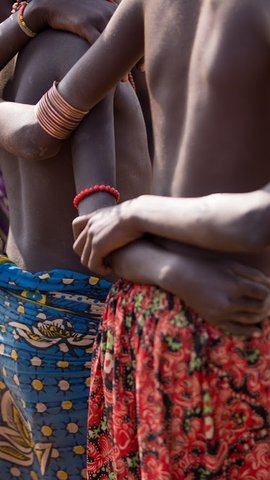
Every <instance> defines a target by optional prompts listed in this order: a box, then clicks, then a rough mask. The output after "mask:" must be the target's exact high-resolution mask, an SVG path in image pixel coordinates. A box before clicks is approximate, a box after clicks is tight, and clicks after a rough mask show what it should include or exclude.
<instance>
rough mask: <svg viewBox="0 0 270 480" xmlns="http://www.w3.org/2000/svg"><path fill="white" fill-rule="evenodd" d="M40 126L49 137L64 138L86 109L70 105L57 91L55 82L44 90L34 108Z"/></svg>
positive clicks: (85, 113)
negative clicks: (48, 88)
mask: <svg viewBox="0 0 270 480" xmlns="http://www.w3.org/2000/svg"><path fill="white" fill-rule="evenodd" d="M35 113H36V117H37V120H38V123H39V124H40V126H41V127H42V128H43V130H45V132H47V133H48V134H49V135H50V136H51V137H54V138H57V139H58V140H65V139H66V138H68V137H69V135H70V134H71V133H72V132H73V130H75V129H76V128H77V126H78V125H79V124H80V122H81V121H82V119H83V118H84V117H85V115H87V113H88V110H87V111H83V110H79V109H78V108H75V107H73V106H72V105H70V104H69V103H68V102H67V101H66V100H65V99H64V98H63V97H62V96H61V95H60V93H59V92H58V89H57V83H56V82H54V83H53V86H52V87H51V88H50V90H48V92H46V93H45V94H44V95H43V96H42V97H41V99H40V100H39V102H38V103H37V105H36V108H35Z"/></svg>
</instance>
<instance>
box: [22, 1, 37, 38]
mask: <svg viewBox="0 0 270 480" xmlns="http://www.w3.org/2000/svg"><path fill="white" fill-rule="evenodd" d="M27 5H28V3H27V2H24V3H22V4H21V8H20V10H19V15H18V25H19V27H20V28H21V30H22V31H23V32H24V33H25V34H26V35H27V36H28V37H30V38H34V37H35V36H36V35H37V34H36V33H35V32H32V30H30V28H29V27H28V26H27V25H26V23H25V20H24V16H23V14H24V10H25V9H26V7H27Z"/></svg>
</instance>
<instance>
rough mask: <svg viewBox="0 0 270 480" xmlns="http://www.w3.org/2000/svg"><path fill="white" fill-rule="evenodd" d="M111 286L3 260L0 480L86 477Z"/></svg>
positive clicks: (0, 277)
mask: <svg viewBox="0 0 270 480" xmlns="http://www.w3.org/2000/svg"><path fill="white" fill-rule="evenodd" d="M109 288H110V283H108V282H106V281H105V280H100V279H98V278H96V277H88V276H86V275H83V274H80V273H76V272H72V271H69V270H53V271H49V272H41V273H36V274H31V273H29V272H26V271H24V270H22V269H20V268H19V267H17V266H16V265H15V264H14V263H12V262H10V261H9V260H8V259H7V258H6V257H1V258H0V478H1V480H14V479H20V480H79V479H83V478H86V433H87V404H88V397H89V376H90V367H91V355H92V349H93V342H94V339H95V336H96V333H97V330H98V326H99V323H100V319H101V316H102V313H103V310H104V302H105V299H106V296H107V294H108V291H109Z"/></svg>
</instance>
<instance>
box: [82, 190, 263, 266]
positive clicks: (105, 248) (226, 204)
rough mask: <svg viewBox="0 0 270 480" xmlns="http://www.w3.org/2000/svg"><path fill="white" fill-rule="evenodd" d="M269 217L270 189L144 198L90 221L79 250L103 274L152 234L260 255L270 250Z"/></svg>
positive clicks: (97, 215) (106, 212) (149, 196)
mask: <svg viewBox="0 0 270 480" xmlns="http://www.w3.org/2000/svg"><path fill="white" fill-rule="evenodd" d="M269 216H270V186H269V185H267V186H266V187H265V188H263V189H261V190H257V191H255V192H250V193H242V194H214V195H209V196H206V197H200V198H170V197H157V196H154V195H144V196H141V197H138V198H137V199H134V200H131V201H129V202H125V203H123V204H122V205H118V206H117V207H114V208H112V209H104V210H101V211H100V212H97V213H96V214H94V215H92V216H91V215H90V216H88V223H87V226H86V228H85V229H84V231H82V232H81V234H80V236H79V237H78V238H77V240H76V242H75V244H74V249H75V251H76V253H77V254H79V255H82V257H83V259H84V262H85V263H86V264H88V265H89V266H90V267H91V268H92V269H96V271H97V272H100V271H102V270H103V268H104V265H103V259H104V258H105V257H106V256H107V255H109V254H110V253H111V252H112V251H115V250H117V249H119V248H121V247H123V246H124V245H126V244H128V243H131V242H133V241H134V240H136V239H137V238H140V237H141V236H143V235H144V234H147V233H148V234H152V235H156V236H159V237H163V238H166V239H169V240H174V241H176V242H180V243H186V244H190V245H194V246H197V247H201V248H205V249H210V250H217V251H224V252H256V251H259V250H261V249H262V248H265V247H267V246H269V245H270V227H269ZM87 257H88V258H87Z"/></svg>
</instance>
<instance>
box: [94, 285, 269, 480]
mask: <svg viewBox="0 0 270 480" xmlns="http://www.w3.org/2000/svg"><path fill="white" fill-rule="evenodd" d="M91 378H92V383H91V394H90V408H89V417H88V465H87V468H88V478H89V479H91V480H92V479H95V480H96V479H100V480H105V479H110V480H112V479H117V480H135V479H142V480H146V479H147V480H212V479H226V480H234V479H237V480H240V479H243V480H265V479H267V480H269V479H270V321H269V320H266V321H265V322H264V324H263V326H262V336H261V337H259V338H258V337H257V338H255V337H254V338H250V339H245V340H244V339H240V338H235V337H233V336H231V335H225V334H224V333H222V332H221V331H220V330H218V329H217V328H215V327H213V326H211V325H209V324H207V323H206V322H203V321H202V320H201V319H200V318H199V317H198V316H197V315H196V314H195V313H194V312H193V311H192V310H190V309H188V308H186V307H185V305H184V304H183V302H181V300H179V299H178V298H176V297H174V296H173V295H171V294H169V293H167V292H164V291H162V290H160V289H159V288H157V287H152V286H145V285H136V284H132V283H130V282H126V281H120V282H118V283H117V284H116V285H115V286H114V287H113V289H112V291H111V294H110V297H109V301H108V306H107V310H106V312H105V316H104V320H103V324H102V326H101V329H100V332H99V335H98V338H97V343H96V351H95V356H94V360H93V366H92V377H91Z"/></svg>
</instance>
